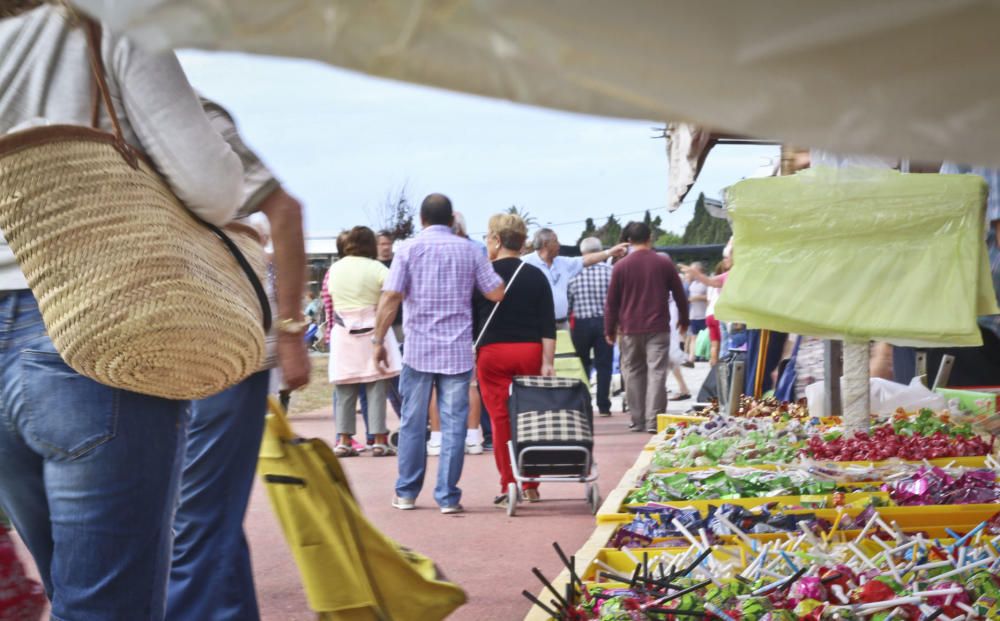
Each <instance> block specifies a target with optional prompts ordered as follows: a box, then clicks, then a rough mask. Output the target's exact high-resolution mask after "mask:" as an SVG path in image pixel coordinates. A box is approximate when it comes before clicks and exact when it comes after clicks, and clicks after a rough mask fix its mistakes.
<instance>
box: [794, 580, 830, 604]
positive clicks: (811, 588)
mask: <svg viewBox="0 0 1000 621" xmlns="http://www.w3.org/2000/svg"><path fill="white" fill-rule="evenodd" d="M792 593H793V594H794V596H795V597H796V598H797V599H814V600H819V601H826V599H827V593H826V587H825V586H824V585H823V581H822V579H820V578H819V577H818V576H806V577H804V578H801V579H800V580H799V581H798V582H796V583H795V587H794V588H793V589H792Z"/></svg>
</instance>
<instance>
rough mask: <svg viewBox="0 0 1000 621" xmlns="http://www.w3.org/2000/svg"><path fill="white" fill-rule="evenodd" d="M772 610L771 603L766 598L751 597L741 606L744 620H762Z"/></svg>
mask: <svg viewBox="0 0 1000 621" xmlns="http://www.w3.org/2000/svg"><path fill="white" fill-rule="evenodd" d="M771 608H772V606H771V601H770V600H769V599H767V598H766V597H750V598H747V599H745V600H743V603H742V604H741V605H740V614H742V615H743V618H744V619H748V620H750V621H754V620H757V619H761V618H762V617H763V616H764V615H765V614H766V613H767V612H768V611H770V610H771Z"/></svg>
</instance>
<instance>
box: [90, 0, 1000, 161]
mask: <svg viewBox="0 0 1000 621" xmlns="http://www.w3.org/2000/svg"><path fill="white" fill-rule="evenodd" d="M77 4H78V5H79V6H81V7H82V8H84V9H86V10H88V11H90V12H91V13H93V14H95V15H98V16H100V17H101V18H103V19H105V20H107V21H108V22H109V23H111V24H112V25H113V26H115V25H117V26H121V27H125V26H127V27H128V28H129V29H130V31H131V32H132V34H133V35H134V36H135V37H136V39H137V40H139V41H141V42H146V43H147V44H149V45H153V46H171V47H175V48H182V47H197V48H204V49H222V50H242V51H246V52H254V53H260V54H275V55H281V56H296V57H303V58H315V59H319V60H323V61H326V62H328V63H330V64H333V65H337V66H341V67H346V68H349V69H354V70H357V71H363V72H365V73H369V74H372V75H376V76H382V77H387V78H394V79H399V80H406V81H410V82H417V83H421V84H427V85H432V86H439V87H443V88H448V89H453V90H457V91H464V92H469V93H476V94H480V95H486V96H490V97H499V98H504V99H509V100H513V101H518V102H523V103H527V104H534V105H539V106H546V107H550V108H559V109H563V110H571V111H576V112H583V113H588V114H597V115H604V116H612V117H625V118H636V119H654V120H664V121H668V120H669V121H687V122H696V123H699V124H702V125H704V126H707V127H712V128H717V129H719V130H725V131H728V132H734V133H737V134H739V135H746V136H763V137H767V138H772V139H781V140H783V141H786V142H790V143H793V144H800V145H809V146H813V147H821V148H826V149H830V150H833V151H837V152H843V153H872V154H879V155H888V156H897V157H906V158H911V159H923V160H941V159H948V160H954V161H959V162H966V163H972V164H981V165H991V166H998V167H1000V148H997V145H998V144H1000V80H998V79H997V77H998V65H997V59H998V58H1000V36H997V25H998V24H1000V3H997V2H995V1H991V0H954V1H952V2H941V1H940V0H883V1H881V2H869V1H868V0H842V1H841V2H801V0H772V1H771V2H766V3H759V2H698V3H693V2H688V1H686V0H631V1H630V2H627V3H620V2H607V1H605V2H583V3H581V2H578V1H576V0H547V1H546V2H537V1H536V0H491V1H484V0H422V1H418V0H378V1H370V2H358V1H357V0H312V1H309V0H266V1H264V0H169V1H168V0H77ZM709 41H710V42H711V45H706V42H709Z"/></svg>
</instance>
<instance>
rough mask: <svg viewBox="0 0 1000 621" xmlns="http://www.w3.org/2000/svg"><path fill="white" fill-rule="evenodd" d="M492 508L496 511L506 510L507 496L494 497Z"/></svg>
mask: <svg viewBox="0 0 1000 621" xmlns="http://www.w3.org/2000/svg"><path fill="white" fill-rule="evenodd" d="M493 506H495V507H496V508H497V509H506V508H507V494H500V495H499V496H497V497H495V498H494V499H493Z"/></svg>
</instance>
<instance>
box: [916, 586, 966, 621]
mask: <svg viewBox="0 0 1000 621" xmlns="http://www.w3.org/2000/svg"><path fill="white" fill-rule="evenodd" d="M956 588H957V589H962V591H961V592H960V593H949V594H947V595H931V596H930V597H928V598H927V603H928V604H930V605H931V606H934V607H935V608H940V609H942V610H943V611H944V614H945V615H947V616H949V617H957V616H959V615H963V614H965V611H964V610H962V608H961V607H959V606H958V604H965V605H966V606H968V605H969V604H971V603H972V601H971V598H970V597H969V594H968V593H966V592H965V589H964V588H963V587H962V585H960V584H959V583H957V582H952V581H950V580H943V581H941V582H937V583H934V584H933V585H931V588H930V589H929V590H930V591H944V590H954V589H956Z"/></svg>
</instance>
